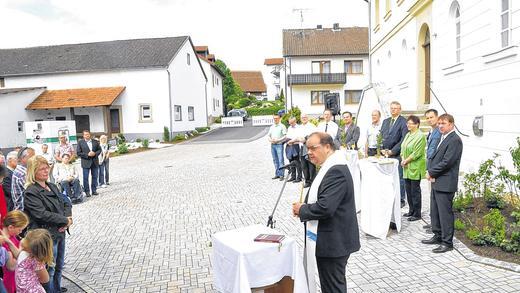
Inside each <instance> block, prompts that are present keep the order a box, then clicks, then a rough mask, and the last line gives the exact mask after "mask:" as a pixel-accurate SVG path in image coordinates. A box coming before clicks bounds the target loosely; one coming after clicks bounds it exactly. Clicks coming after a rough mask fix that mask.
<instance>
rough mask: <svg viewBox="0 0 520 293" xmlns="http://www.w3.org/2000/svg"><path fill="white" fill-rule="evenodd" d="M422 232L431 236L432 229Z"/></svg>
mask: <svg viewBox="0 0 520 293" xmlns="http://www.w3.org/2000/svg"><path fill="white" fill-rule="evenodd" d="M424 232H425V233H426V234H433V231H432V229H426V230H424Z"/></svg>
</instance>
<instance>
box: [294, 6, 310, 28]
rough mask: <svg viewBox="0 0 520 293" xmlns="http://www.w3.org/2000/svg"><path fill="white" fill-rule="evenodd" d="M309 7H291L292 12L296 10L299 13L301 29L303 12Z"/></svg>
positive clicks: (301, 26)
mask: <svg viewBox="0 0 520 293" xmlns="http://www.w3.org/2000/svg"><path fill="white" fill-rule="evenodd" d="M310 10H311V9H309V8H293V10H292V12H293V13H294V12H297V13H299V14H300V28H301V29H303V12H304V11H310Z"/></svg>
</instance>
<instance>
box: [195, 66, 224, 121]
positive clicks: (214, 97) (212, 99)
mask: <svg viewBox="0 0 520 293" xmlns="http://www.w3.org/2000/svg"><path fill="white" fill-rule="evenodd" d="M200 61H201V63H202V68H204V72H206V76H207V77H208V82H207V83H206V91H207V97H208V99H207V105H206V107H207V109H208V123H212V122H213V121H215V119H216V118H217V117H221V116H223V115H224V95H223V91H222V82H223V80H224V74H222V73H221V72H220V71H219V70H218V68H217V67H216V66H215V65H213V62H212V61H210V60H208V59H206V58H203V57H202V58H200Z"/></svg>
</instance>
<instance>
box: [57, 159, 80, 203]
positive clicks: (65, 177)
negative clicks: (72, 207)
mask: <svg viewBox="0 0 520 293" xmlns="http://www.w3.org/2000/svg"><path fill="white" fill-rule="evenodd" d="M53 176H54V179H55V180H56V183H58V184H60V186H61V188H62V190H65V191H66V192H67V195H68V196H69V198H70V199H71V200H72V203H80V202H82V201H83V196H82V189H81V186H80V183H79V179H78V178H79V174H78V172H77V171H76V167H74V166H73V165H72V164H71V163H70V154H63V156H62V157H61V163H58V164H56V166H55V167H54V174H53Z"/></svg>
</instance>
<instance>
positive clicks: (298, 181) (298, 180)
mask: <svg viewBox="0 0 520 293" xmlns="http://www.w3.org/2000/svg"><path fill="white" fill-rule="evenodd" d="M300 182H302V180H301V179H296V180H294V181H293V183H300Z"/></svg>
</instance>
